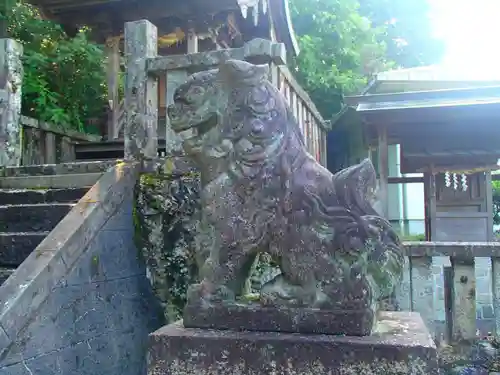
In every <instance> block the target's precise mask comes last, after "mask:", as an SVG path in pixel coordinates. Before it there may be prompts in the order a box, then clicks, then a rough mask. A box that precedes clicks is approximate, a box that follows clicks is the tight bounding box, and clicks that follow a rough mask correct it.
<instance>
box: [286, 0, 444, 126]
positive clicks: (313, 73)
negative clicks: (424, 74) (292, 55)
mask: <svg viewBox="0 0 500 375" xmlns="http://www.w3.org/2000/svg"><path fill="white" fill-rule="evenodd" d="M291 5H292V18H293V24H294V28H295V32H296V33H297V36H298V41H299V46H300V49H301V53H300V55H299V56H298V57H297V59H296V61H295V71H296V72H297V75H298V77H297V78H298V80H299V82H300V83H301V84H302V85H303V86H304V88H305V89H306V91H307V92H308V93H309V94H310V95H311V98H312V99H313V101H314V102H315V104H316V105H317V107H318V109H319V111H320V112H321V113H322V114H323V116H324V117H325V118H331V117H332V116H333V115H334V114H335V113H337V112H338V111H339V110H340V109H341V106H342V94H352V93H356V92H359V91H360V90H361V89H362V88H363V87H364V86H365V85H366V84H367V82H368V80H369V79H370V77H372V76H373V75H374V74H375V73H377V72H380V71H383V70H388V69H391V68H393V67H395V66H401V67H413V66H418V65H423V64H430V63H435V62H437V61H439V59H440V58H441V55H442V52H443V49H444V46H443V44H442V42H440V41H438V40H436V39H433V38H432V35H431V27H430V20H429V17H428V12H429V4H428V2H427V0H292V1H291Z"/></svg>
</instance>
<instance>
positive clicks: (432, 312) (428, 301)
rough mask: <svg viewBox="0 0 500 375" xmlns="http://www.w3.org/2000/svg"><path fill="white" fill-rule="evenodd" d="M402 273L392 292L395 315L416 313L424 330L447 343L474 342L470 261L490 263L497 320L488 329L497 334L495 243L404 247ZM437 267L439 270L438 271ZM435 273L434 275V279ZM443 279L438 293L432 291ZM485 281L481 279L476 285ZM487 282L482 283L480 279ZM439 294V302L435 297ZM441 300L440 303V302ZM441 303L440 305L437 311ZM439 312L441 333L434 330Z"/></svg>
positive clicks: (499, 300) (499, 251)
mask: <svg viewBox="0 0 500 375" xmlns="http://www.w3.org/2000/svg"><path fill="white" fill-rule="evenodd" d="M404 249H405V252H406V264H405V272H404V276H403V282H402V284H401V285H400V287H399V288H398V289H399V290H398V291H397V300H398V303H399V308H400V309H401V310H411V311H417V312H419V313H420V314H421V316H422V318H423V319H424V321H425V322H426V324H427V326H428V328H429V330H430V331H431V332H435V334H436V336H444V338H445V339H447V340H453V341H456V340H472V339H474V338H476V336H477V331H478V328H479V327H478V326H477V324H476V322H477V314H476V295H477V294H478V293H477V292H476V272H475V258H477V257H481V258H488V259H491V280H490V283H489V284H490V285H488V286H486V288H487V289H489V287H491V290H492V298H491V303H492V309H493V315H494V316H495V317H497V318H496V319H495V321H494V323H493V324H492V327H490V328H491V329H492V330H494V331H495V333H496V334H497V335H498V334H500V319H498V317H500V242H470V243H469V242H405V243H404ZM435 257H446V258H448V259H449V261H450V266H449V267H448V266H445V267H444V268H443V272H442V274H443V276H440V275H439V273H440V272H438V271H439V270H437V269H433V268H436V267H438V266H435V265H434V266H433V258H435ZM439 268H440V267H439ZM436 273H438V275H436ZM436 277H442V278H443V280H442V281H443V285H444V288H442V290H437V289H439V288H440V286H438V285H439V284H441V282H440V281H436ZM481 281H485V280H481ZM486 282H487V280H486ZM477 286H478V287H479V286H480V285H477ZM439 293H444V297H443V298H442V300H441V299H440V298H436V296H437V295H438V294H439ZM443 300H444V302H443ZM438 304H443V305H444V306H439V305H438ZM443 308H444V315H445V319H444V323H445V324H444V329H443V328H442V327H441V328H439V327H437V326H436V325H437V324H438V322H439V320H440V319H437V316H438V313H437V312H438V310H442V309H443Z"/></svg>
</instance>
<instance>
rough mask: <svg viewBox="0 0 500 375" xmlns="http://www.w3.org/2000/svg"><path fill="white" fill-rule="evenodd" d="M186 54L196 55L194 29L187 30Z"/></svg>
mask: <svg viewBox="0 0 500 375" xmlns="http://www.w3.org/2000/svg"><path fill="white" fill-rule="evenodd" d="M187 53H198V35H196V32H195V30H194V29H189V30H188V33H187Z"/></svg>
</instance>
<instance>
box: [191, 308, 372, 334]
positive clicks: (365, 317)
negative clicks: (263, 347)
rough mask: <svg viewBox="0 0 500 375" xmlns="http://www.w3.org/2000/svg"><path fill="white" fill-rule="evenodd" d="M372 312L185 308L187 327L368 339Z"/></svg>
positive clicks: (304, 309) (369, 310)
mask: <svg viewBox="0 0 500 375" xmlns="http://www.w3.org/2000/svg"><path fill="white" fill-rule="evenodd" d="M374 321H375V319H374V316H373V311H372V310H371V309H364V310H361V309H359V310H335V311H333V310H332V311H330V310H320V309H307V308H274V307H262V306H260V305H259V304H254V305H238V304H234V305H220V306H212V307H204V308H202V307H199V306H189V305H188V306H186V309H185V310H184V327H186V328H205V329H220V330H225V329H228V330H232V331H259V332H288V333H306V334H308V333H322V334H327V335H341V334H345V335H349V336H367V335H369V334H370V333H371V332H372V329H373V325H374Z"/></svg>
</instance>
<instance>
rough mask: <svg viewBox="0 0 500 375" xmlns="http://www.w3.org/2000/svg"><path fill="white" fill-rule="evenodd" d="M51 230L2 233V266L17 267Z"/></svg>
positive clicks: (0, 240)
mask: <svg viewBox="0 0 500 375" xmlns="http://www.w3.org/2000/svg"><path fill="white" fill-rule="evenodd" d="M47 234H49V232H34V233H0V268H1V267H6V266H7V267H14V268H15V267H17V266H19V265H20V264H21V263H22V262H23V261H24V260H25V259H26V258H27V257H28V255H30V253H31V252H32V251H33V250H34V249H35V248H36V247H37V246H38V244H39V243H40V242H42V240H43V239H44V238H45V237H46V236H47Z"/></svg>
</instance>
